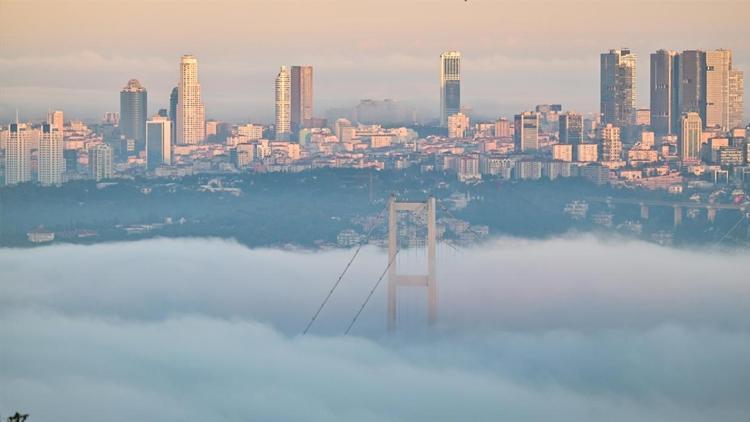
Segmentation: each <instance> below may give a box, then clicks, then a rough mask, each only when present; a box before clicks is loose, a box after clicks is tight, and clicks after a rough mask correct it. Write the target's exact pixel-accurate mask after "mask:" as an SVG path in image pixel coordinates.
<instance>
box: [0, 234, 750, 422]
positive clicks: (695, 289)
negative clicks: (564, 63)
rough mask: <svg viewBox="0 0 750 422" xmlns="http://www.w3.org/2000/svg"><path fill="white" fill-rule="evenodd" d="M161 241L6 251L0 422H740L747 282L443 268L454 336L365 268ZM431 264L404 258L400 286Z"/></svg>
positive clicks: (483, 254)
mask: <svg viewBox="0 0 750 422" xmlns="http://www.w3.org/2000/svg"><path fill="white" fill-rule="evenodd" d="M353 252H354V251H353V250H334V251H325V252H310V251H281V250H265V249H256V250H251V249H247V248H246V247H244V246H242V245H239V244H237V243H234V242H228V241H222V240H205V239H195V240H176V239H175V240H166V239H157V240H148V241H139V242H129V243H116V244H99V245H96V246H74V245H59V246H49V247H41V248H33V249H2V250H0V280H2V282H0V309H1V310H0V338H2V339H3V340H2V344H3V347H2V348H0V385H2V386H3V388H2V390H3V392H2V394H0V413H1V414H2V415H7V414H8V413H11V412H15V411H16V410H20V411H23V412H28V413H30V414H31V415H32V418H31V419H32V420H52V419H55V420H61V421H67V420H70V421H73V420H96V419H102V418H106V419H107V420H113V421H118V420H123V421H125V420H132V419H134V418H145V419H149V420H154V419H163V420H185V421H190V420H227V421H234V420H237V421H239V420H270V421H285V420H319V421H328V420H364V421H369V420H373V421H374V420H403V421H411V420H450V421H455V420H497V419H498V418H502V419H504V420H505V419H508V420H524V421H543V420H562V421H567V420H570V421H580V420H610V421H620V420H621V421H626V420H627V421H630V420H643V421H672V420H674V421H678V420H679V421H704V420H705V421H709V420H710V421H715V420H722V421H735V420H736V421H744V420H746V418H747V415H748V412H750V405H748V403H747V400H746V398H747V391H749V390H750V334H749V333H750V331H749V330H750V326H749V324H748V319H747V315H750V283H748V274H750V260H748V256H747V253H739V252H738V253H736V254H727V253H720V252H706V251H701V252H697V251H690V250H678V249H671V248H664V247H659V246H655V245H652V244H647V243H643V242H638V241H627V240H623V239H616V240H612V239H609V240H606V239H600V238H595V237H566V238H558V239H552V240H545V241H530V240H520V239H512V238H502V239H497V240H495V241H493V242H490V243H486V244H483V245H479V246H475V247H473V248H471V249H459V250H454V249H452V248H448V247H445V246H442V247H440V248H439V254H438V255H439V256H438V257H439V263H438V284H439V309H438V324H437V326H435V327H434V328H432V329H428V328H426V327H425V326H424V325H423V323H424V312H425V310H426V306H425V304H424V292H423V291H422V290H421V289H419V288H402V289H400V290H399V299H400V303H399V308H398V309H399V313H400V318H399V325H400V327H401V329H400V330H398V331H397V333H395V334H394V335H387V334H386V329H385V317H386V315H385V307H386V304H385V292H386V281H383V283H382V284H381V285H380V287H379V288H378V290H377V291H376V293H375V295H374V297H373V299H372V301H371V302H370V303H369V304H368V306H367V308H366V309H365V311H364V313H363V314H362V317H361V320H360V321H359V322H358V323H357V325H355V327H354V329H353V331H352V335H349V336H343V335H342V333H343V331H344V329H345V328H346V326H347V324H348V323H349V321H350V320H351V318H352V317H353V315H354V313H355V312H356V310H357V309H358V308H359V306H360V305H361V304H362V301H363V300H364V299H365V297H366V295H367V292H368V291H369V290H370V288H371V287H372V286H373V284H374V283H375V282H376V281H377V278H378V276H379V275H380V274H381V272H382V271H383V269H384V267H385V265H386V256H385V252H384V251H383V250H381V249H378V248H374V247H366V248H364V249H363V251H362V252H361V253H360V256H359V258H358V259H357V260H356V261H355V262H354V264H353V266H352V268H351V270H350V272H349V273H348V274H347V276H346V277H345V278H344V279H343V281H342V283H341V285H340V287H339V289H338V290H337V291H336V292H335V293H334V295H333V297H332V299H331V301H330V303H329V305H328V306H327V307H326V308H325V309H324V311H323V312H322V313H321V316H320V319H319V320H318V321H317V322H316V324H315V325H313V327H312V329H311V331H310V333H308V334H307V335H305V336H302V335H301V334H300V332H301V331H302V329H303V328H304V326H305V324H306V323H307V321H308V320H309V319H310V317H311V316H312V314H313V312H314V311H315V309H316V308H317V306H318V305H319V303H320V301H321V300H322V299H323V297H324V296H325V294H326V292H327V291H328V289H329V288H330V286H331V284H332V283H333V282H334V281H335V279H336V277H337V276H338V274H339V273H340V272H341V270H342V269H343V267H344V265H345V264H346V262H347V260H348V259H349V258H350V257H351V255H352V253H353ZM423 265H424V254H423V253H422V251H419V250H406V251H404V252H403V256H400V258H399V260H398V266H399V268H400V269H399V271H400V272H405V273H417V272H419V271H420V268H421V266H423Z"/></svg>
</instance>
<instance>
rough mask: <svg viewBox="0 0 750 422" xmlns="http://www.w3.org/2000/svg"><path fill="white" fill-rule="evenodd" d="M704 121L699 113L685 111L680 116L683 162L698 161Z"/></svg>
mask: <svg viewBox="0 0 750 422" xmlns="http://www.w3.org/2000/svg"><path fill="white" fill-rule="evenodd" d="M702 132H703V122H702V121H701V116H700V114H698V113H694V112H690V113H684V114H683V115H682V116H681V118H680V138H679V148H678V149H679V154H680V160H682V162H697V161H700V156H701V136H702Z"/></svg>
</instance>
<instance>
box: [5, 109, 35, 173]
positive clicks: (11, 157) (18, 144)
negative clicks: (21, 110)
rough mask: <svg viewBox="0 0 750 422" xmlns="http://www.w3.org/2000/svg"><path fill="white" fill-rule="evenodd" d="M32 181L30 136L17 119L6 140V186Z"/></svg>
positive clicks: (11, 126) (11, 125)
mask: <svg viewBox="0 0 750 422" xmlns="http://www.w3.org/2000/svg"><path fill="white" fill-rule="evenodd" d="M29 181H31V149H30V147H29V136H28V133H26V131H25V130H21V125H19V124H18V119H17V118H16V122H15V123H11V124H10V131H9V133H8V138H7V139H6V140H5V184H6V185H15V184H18V183H24V182H29Z"/></svg>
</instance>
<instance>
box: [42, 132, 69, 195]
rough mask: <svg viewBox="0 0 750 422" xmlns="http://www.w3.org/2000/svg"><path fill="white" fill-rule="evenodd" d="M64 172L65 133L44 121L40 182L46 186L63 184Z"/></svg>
mask: <svg viewBox="0 0 750 422" xmlns="http://www.w3.org/2000/svg"><path fill="white" fill-rule="evenodd" d="M64 174H65V158H64V157H63V134H62V132H61V131H59V130H57V129H56V128H55V127H54V126H53V125H52V124H51V123H44V124H42V130H41V136H40V137H39V177H38V179H39V183H41V184H42V185H44V186H59V185H62V183H63V175H64Z"/></svg>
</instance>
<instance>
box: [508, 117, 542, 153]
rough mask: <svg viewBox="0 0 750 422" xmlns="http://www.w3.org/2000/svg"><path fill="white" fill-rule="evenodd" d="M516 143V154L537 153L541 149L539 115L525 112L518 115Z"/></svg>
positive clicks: (515, 134) (515, 118)
mask: <svg viewBox="0 0 750 422" xmlns="http://www.w3.org/2000/svg"><path fill="white" fill-rule="evenodd" d="M513 123H514V125H515V132H514V141H515V146H516V152H526V151H536V150H538V149H539V113H535V112H533V111H524V112H523V113H521V114H516V115H515V117H514V120H513Z"/></svg>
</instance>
